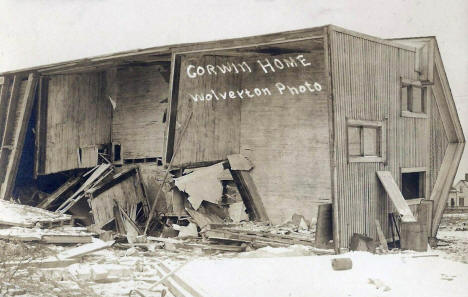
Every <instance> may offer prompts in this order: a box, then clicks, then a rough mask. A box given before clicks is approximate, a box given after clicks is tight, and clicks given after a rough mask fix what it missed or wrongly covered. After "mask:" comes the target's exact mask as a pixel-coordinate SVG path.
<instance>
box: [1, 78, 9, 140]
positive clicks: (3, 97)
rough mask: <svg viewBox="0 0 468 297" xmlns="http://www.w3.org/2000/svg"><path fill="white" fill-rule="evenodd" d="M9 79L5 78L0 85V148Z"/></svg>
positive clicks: (6, 112)
mask: <svg viewBox="0 0 468 297" xmlns="http://www.w3.org/2000/svg"><path fill="white" fill-rule="evenodd" d="M10 85H11V83H10V80H9V79H5V80H4V82H3V84H2V85H1V86H0V106H1V108H0V148H1V147H2V144H3V134H4V129H5V121H6V118H7V115H8V104H9V96H8V93H9V88H10Z"/></svg>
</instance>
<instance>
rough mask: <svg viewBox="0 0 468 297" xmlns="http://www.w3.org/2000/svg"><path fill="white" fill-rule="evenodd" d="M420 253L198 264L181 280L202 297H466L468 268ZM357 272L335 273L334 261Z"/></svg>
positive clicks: (190, 266) (183, 272) (192, 264)
mask: <svg viewBox="0 0 468 297" xmlns="http://www.w3.org/2000/svg"><path fill="white" fill-rule="evenodd" d="M415 255H418V256H422V254H421V253H418V254H416V253H412V252H411V253H403V254H389V255H373V254H370V253H365V252H352V253H347V254H344V255H340V256H307V257H277V256H275V257H272V258H265V257H263V258H242V259H239V258H235V259H219V260H195V261H193V262H190V263H189V264H187V265H186V266H185V267H183V268H182V269H181V270H180V272H179V273H178V275H179V276H180V277H182V278H183V279H184V280H185V281H186V282H188V283H189V284H191V285H192V286H194V287H195V288H198V290H199V291H200V292H202V294H203V295H204V296H213V297H231V296H232V297H238V296H243V297H249V296H294V297H308V296H310V297H312V296H313V297H320V296H324V297H329V296H336V297H338V296H343V297H347V296H359V297H361V296H388V297H390V296H392V297H393V296H395V297H396V296H399V297H410V296H415V297H416V296H460V297H462V296H463V297H465V296H467V292H468V265H467V264H463V263H459V262H454V261H451V260H447V259H444V258H441V257H416V258H415V257H413V256H415ZM334 257H349V258H351V259H352V261H353V268H352V269H351V270H346V271H334V270H333V269H332V266H331V259H332V258H334Z"/></svg>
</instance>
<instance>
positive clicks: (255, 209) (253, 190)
mask: <svg viewBox="0 0 468 297" xmlns="http://www.w3.org/2000/svg"><path fill="white" fill-rule="evenodd" d="M231 173H232V177H233V178H234V181H235V183H236V184H237V187H238V189H239V192H240V194H241V197H242V200H243V201H244V204H245V207H246V208H247V211H248V212H249V214H250V218H251V219H252V220H257V221H268V215H267V213H266V210H265V208H264V206H263V202H262V198H261V197H260V194H259V193H258V190H257V187H256V186H255V183H254V181H253V179H252V176H250V172H248V171H243V170H232V171H231Z"/></svg>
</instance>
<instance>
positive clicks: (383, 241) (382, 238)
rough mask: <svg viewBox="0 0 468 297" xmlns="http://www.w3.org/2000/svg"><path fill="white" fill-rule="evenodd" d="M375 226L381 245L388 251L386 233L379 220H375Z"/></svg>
mask: <svg viewBox="0 0 468 297" xmlns="http://www.w3.org/2000/svg"><path fill="white" fill-rule="evenodd" d="M375 227H376V228H377V236H378V237H379V242H380V245H381V246H382V248H383V250H384V251H388V244H387V239H386V238H385V235H384V233H383V231H382V227H381V226H380V222H379V220H375Z"/></svg>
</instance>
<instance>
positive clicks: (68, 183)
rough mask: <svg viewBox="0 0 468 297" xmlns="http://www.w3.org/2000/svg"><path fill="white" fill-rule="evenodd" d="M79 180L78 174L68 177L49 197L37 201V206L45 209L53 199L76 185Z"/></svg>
mask: <svg viewBox="0 0 468 297" xmlns="http://www.w3.org/2000/svg"><path fill="white" fill-rule="evenodd" d="M80 180H81V177H80V176H77V177H72V178H70V179H69V180H67V181H66V182H65V183H64V184H63V185H61V186H60V188H58V189H57V190H56V191H55V192H53V193H52V194H51V195H50V196H49V197H47V198H46V199H44V200H43V201H41V203H39V204H38V205H37V207H39V208H43V209H47V208H48V207H49V205H51V204H52V203H53V202H54V201H55V200H57V199H58V198H60V197H61V196H62V195H63V194H64V193H65V192H67V191H68V190H69V189H70V188H72V187H74V186H75V185H77V184H78V182H79V181H80Z"/></svg>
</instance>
